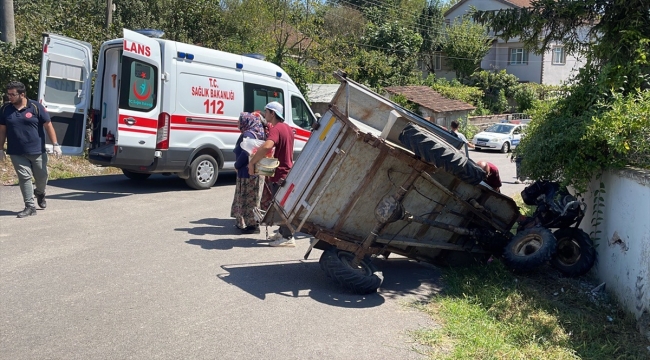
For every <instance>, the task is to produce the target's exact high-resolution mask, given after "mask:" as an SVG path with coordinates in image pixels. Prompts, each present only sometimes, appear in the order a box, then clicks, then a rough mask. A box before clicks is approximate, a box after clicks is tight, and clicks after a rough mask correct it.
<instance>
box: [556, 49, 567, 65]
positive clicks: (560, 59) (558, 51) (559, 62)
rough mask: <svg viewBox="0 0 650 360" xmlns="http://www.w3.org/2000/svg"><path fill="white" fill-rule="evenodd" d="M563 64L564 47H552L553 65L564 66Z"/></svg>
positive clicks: (564, 59) (564, 58) (564, 62)
mask: <svg viewBox="0 0 650 360" xmlns="http://www.w3.org/2000/svg"><path fill="white" fill-rule="evenodd" d="M564 64H566V56H565V54H564V47H562V46H555V47H553V65H564Z"/></svg>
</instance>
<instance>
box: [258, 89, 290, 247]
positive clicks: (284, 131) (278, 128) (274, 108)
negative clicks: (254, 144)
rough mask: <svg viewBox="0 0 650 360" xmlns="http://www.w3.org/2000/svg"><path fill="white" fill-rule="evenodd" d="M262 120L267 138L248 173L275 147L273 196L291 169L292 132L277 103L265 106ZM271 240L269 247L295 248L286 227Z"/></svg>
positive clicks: (273, 102) (282, 108) (282, 109)
mask: <svg viewBox="0 0 650 360" xmlns="http://www.w3.org/2000/svg"><path fill="white" fill-rule="evenodd" d="M264 118H265V119H266V122H267V123H268V124H270V126H269V127H270V129H269V136H268V137H267V138H266V141H265V142H264V144H262V146H260V148H259V149H258V151H257V152H256V153H255V155H253V157H252V158H251V160H250V161H249V162H248V173H249V174H254V173H255V164H257V163H258V162H259V161H260V160H262V158H264V156H265V155H266V153H267V152H268V151H269V150H271V149H273V147H275V153H274V156H275V157H276V158H277V159H278V160H279V161H280V165H279V166H278V167H277V168H276V169H275V174H274V175H273V176H272V177H271V178H270V179H269V182H270V184H271V192H272V193H273V194H275V193H276V192H277V191H278V189H279V188H280V186H281V185H282V183H283V182H284V180H285V179H286V178H287V174H288V173H289V170H291V168H292V167H293V130H292V129H291V127H290V126H289V125H287V124H285V123H284V107H283V106H282V104H280V103H279V102H277V101H272V102H270V103H268V104H266V106H265V107H264ZM271 240H272V242H271V243H270V244H269V245H271V246H274V247H295V246H296V242H295V240H294V239H293V234H292V233H291V230H289V228H288V227H286V226H280V229H279V230H278V232H277V233H276V234H275V235H273V236H272V237H271Z"/></svg>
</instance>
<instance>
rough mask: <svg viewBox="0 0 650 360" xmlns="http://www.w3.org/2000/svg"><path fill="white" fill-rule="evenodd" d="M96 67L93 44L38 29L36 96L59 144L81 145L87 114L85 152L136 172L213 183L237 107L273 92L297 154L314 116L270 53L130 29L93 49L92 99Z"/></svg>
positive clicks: (229, 149)
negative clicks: (266, 57)
mask: <svg viewBox="0 0 650 360" xmlns="http://www.w3.org/2000/svg"><path fill="white" fill-rule="evenodd" d="M92 75H93V72H92V48H91V45H90V44H88V43H86V42H83V41H79V40H75V39H70V38H66V37H63V36H59V35H54V34H44V35H43V60H42V63H41V76H40V82H39V90H38V98H39V101H40V102H41V103H42V104H43V106H45V108H46V109H47V111H48V112H49V114H50V116H51V117H52V124H53V125H54V128H55V130H56V133H57V138H58V140H59V143H60V144H61V146H62V150H63V152H64V154H68V155H81V154H83V152H84V146H85V144H84V139H85V134H86V123H87V122H86V117H87V115H90V116H92V121H89V122H88V124H92V129H88V130H89V132H90V133H91V139H92V140H91V143H90V150H89V160H90V162H91V163H93V164H97V165H101V166H113V167H117V168H120V169H122V171H123V172H124V175H126V176H127V177H128V178H130V179H134V180H144V179H146V178H147V177H149V176H150V175H151V174H154V173H163V174H176V175H178V176H180V177H181V178H183V179H185V181H186V182H187V184H188V185H189V186H190V187H192V188H194V189H208V188H210V187H211V186H212V185H213V184H214V182H215V181H216V179H217V175H218V173H219V170H232V169H234V168H233V166H234V162H235V155H234V153H233V149H234V148H235V143H236V141H237V139H238V137H239V134H240V132H239V129H238V119H239V114H240V113H241V112H242V111H248V112H252V111H255V110H260V111H261V110H263V109H264V105H266V104H267V103H268V102H271V101H278V102H280V103H281V104H283V105H284V113H285V114H284V117H285V122H286V123H287V124H288V125H290V126H291V127H292V128H293V130H294V134H295V144H294V150H295V152H296V156H297V154H298V153H299V152H300V151H301V150H302V148H303V146H304V144H305V142H306V141H307V139H308V138H309V135H310V133H311V131H310V129H311V124H312V122H313V121H314V120H315V118H314V114H313V113H312V111H311V109H310V108H309V106H308V105H307V103H306V101H305V99H304V98H303V96H302V94H301V93H300V91H299V90H298V88H297V87H296V85H295V84H294V83H293V81H292V80H291V79H290V78H289V76H288V75H287V73H286V72H285V71H284V70H282V69H281V68H280V67H278V66H276V65H274V64H272V63H270V62H266V61H262V60H258V59H255V58H252V57H248V56H242V55H236V54H231V53H227V52H223V51H218V50H212V49H207V48H203V47H199V46H195V45H190V44H183V43H179V42H175V41H170V40H164V39H160V38H155V37H149V36H145V35H144V34H142V33H139V32H134V31H130V30H126V29H124V38H123V39H115V40H110V41H106V42H104V43H103V44H102V46H101V48H100V50H99V62H98V66H97V72H96V75H95V84H94V91H93V96H92V100H91V96H90V89H91V82H92V79H93V76H92ZM91 101H92V104H91ZM90 105H92V109H89V108H90ZM48 146H51V145H48Z"/></svg>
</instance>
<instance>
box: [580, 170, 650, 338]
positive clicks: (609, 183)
mask: <svg viewBox="0 0 650 360" xmlns="http://www.w3.org/2000/svg"><path fill="white" fill-rule="evenodd" d="M601 181H602V182H603V184H604V185H605V191H606V192H605V194H603V199H604V206H603V208H602V211H603V214H602V218H603V221H602V223H601V224H600V225H599V226H598V230H600V231H602V232H601V233H600V240H597V241H596V250H597V251H598V262H597V264H596V267H595V270H592V271H594V272H595V273H596V275H597V276H598V278H599V279H600V280H601V281H604V282H605V283H606V289H607V290H608V291H609V292H611V293H613V294H615V295H616V297H617V298H618V300H619V302H620V303H621V304H622V305H623V307H624V308H626V309H627V310H629V311H630V312H632V313H633V314H634V315H635V316H636V318H637V319H640V318H642V317H643V318H645V319H646V320H649V319H648V317H650V171H647V170H646V171H643V170H629V169H626V170H622V171H616V172H607V173H605V174H604V175H603V178H602V179H601V180H594V181H593V182H592V183H591V185H590V187H591V189H590V190H591V191H593V190H595V189H598V188H599V186H600V182H601ZM591 191H590V192H589V193H588V194H587V195H586V198H585V202H586V203H587V205H588V208H587V215H586V216H585V218H584V219H583V221H582V224H581V226H580V227H581V228H582V229H583V230H585V231H586V232H587V233H590V232H591V231H592V230H594V229H593V227H592V226H591V219H592V216H591V215H592V210H593V196H592V195H591ZM648 331H650V329H649V330H648ZM647 335H648V336H650V333H648V334H647Z"/></svg>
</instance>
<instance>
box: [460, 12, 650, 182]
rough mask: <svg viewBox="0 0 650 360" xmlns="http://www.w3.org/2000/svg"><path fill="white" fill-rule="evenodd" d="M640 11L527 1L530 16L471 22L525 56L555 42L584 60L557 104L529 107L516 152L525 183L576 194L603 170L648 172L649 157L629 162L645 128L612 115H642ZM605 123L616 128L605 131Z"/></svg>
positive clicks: (647, 17)
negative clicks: (547, 182) (568, 187)
mask: <svg viewBox="0 0 650 360" xmlns="http://www.w3.org/2000/svg"><path fill="white" fill-rule="evenodd" d="M648 9H649V8H648V1H647V0H583V1H571V0H533V1H532V2H531V7H530V8H525V9H510V10H505V11H497V12H486V11H483V12H481V11H479V12H476V13H475V14H474V15H473V18H474V19H475V20H476V21H478V22H480V23H483V24H486V25H488V26H489V28H490V29H492V30H493V31H494V32H495V33H496V34H497V35H498V36H499V37H502V38H504V39H506V40H507V39H510V38H514V37H518V38H519V39H520V41H522V42H523V43H524V44H525V46H526V47H527V48H528V49H529V50H533V51H535V52H537V53H541V52H543V51H545V50H546V49H547V48H548V47H549V45H550V44H552V43H553V42H560V43H562V44H564V46H565V49H566V51H567V52H568V53H572V52H573V53H577V54H581V55H583V56H584V58H585V59H586V64H585V66H584V67H583V68H582V69H580V71H579V73H578V75H577V76H576V77H575V79H574V81H573V86H572V87H571V89H570V91H568V92H567V93H566V95H565V96H564V97H561V98H559V99H557V100H554V101H553V102H551V103H537V104H536V106H535V108H534V110H533V113H534V115H533V116H535V117H534V121H533V122H531V125H530V126H529V128H528V130H527V136H526V137H525V138H524V139H523V140H522V142H521V144H520V145H519V146H520V148H519V149H518V150H517V151H518V152H519V153H521V154H523V158H524V161H523V163H522V171H523V172H524V173H525V174H526V175H528V176H530V177H531V178H544V179H551V180H562V181H564V182H565V183H567V184H572V185H574V186H575V187H576V188H577V189H579V190H584V189H586V187H587V184H588V183H589V181H590V180H591V179H592V177H593V176H594V175H596V174H598V173H599V172H601V171H603V170H606V169H611V168H616V167H620V166H623V165H624V164H629V165H636V166H642V167H644V166H646V167H648V166H650V161H649V160H648V159H650V150H648V149H647V147H646V148H644V149H643V150H642V151H641V153H639V152H636V153H634V155H631V154H632V152H631V150H632V147H633V146H632V145H630V144H642V143H644V141H645V142H647V139H648V138H650V125H649V124H648V123H647V122H637V123H639V124H643V125H638V126H636V127H635V129H636V130H635V131H629V129H630V128H631V126H630V121H633V119H634V117H632V116H629V117H628V118H626V117H625V115H623V114H625V113H626V112H625V111H619V110H620V108H628V109H636V108H639V107H641V108H643V107H644V106H647V104H644V102H647V101H648V98H650V97H649V96H647V91H650V81H649V78H650V74H649V73H650V11H649V10H648ZM612 121H617V124H618V126H608V124H609V123H610V122H612ZM601 129H608V131H607V133H606V134H605V132H603V131H602V130H601ZM609 130H615V131H609ZM634 150H638V149H634ZM639 159H645V160H639Z"/></svg>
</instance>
